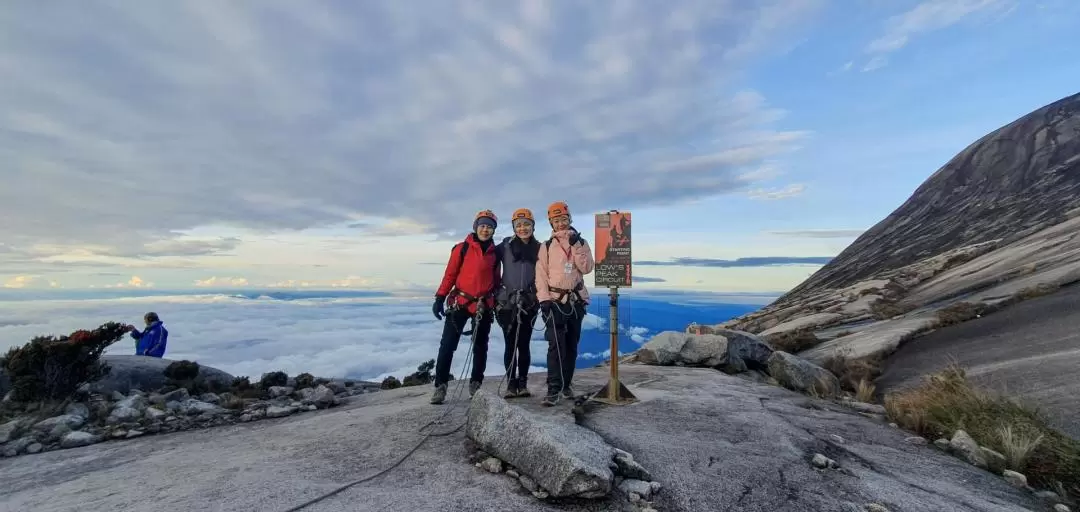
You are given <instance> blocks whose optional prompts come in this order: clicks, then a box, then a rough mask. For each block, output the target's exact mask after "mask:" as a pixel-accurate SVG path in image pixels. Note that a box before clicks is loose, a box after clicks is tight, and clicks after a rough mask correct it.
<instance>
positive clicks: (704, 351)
mask: <svg viewBox="0 0 1080 512" xmlns="http://www.w3.org/2000/svg"><path fill="white" fill-rule="evenodd" d="M727 351H728V345H727V338H725V337H723V336H717V335H713V334H689V333H685V332H678V331H665V332H661V333H659V334H657V335H656V336H653V337H652V338H651V339H649V341H647V342H646V343H645V344H644V345H642V347H641V349H639V350H638V352H637V354H638V361H639V362H641V363H644V364H651V365H657V366H670V365H685V366H709V367H713V366H718V365H720V364H722V363H725V362H726V361H727Z"/></svg>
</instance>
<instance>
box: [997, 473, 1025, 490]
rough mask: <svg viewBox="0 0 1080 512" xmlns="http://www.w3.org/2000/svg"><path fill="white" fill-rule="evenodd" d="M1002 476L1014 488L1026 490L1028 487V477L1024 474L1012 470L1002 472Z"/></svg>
mask: <svg viewBox="0 0 1080 512" xmlns="http://www.w3.org/2000/svg"><path fill="white" fill-rule="evenodd" d="M1001 476H1003V477H1004V478H1005V481H1006V482H1009V485H1011V486H1013V487H1016V488H1019V489H1024V488H1026V487H1027V486H1028V481H1027V476H1025V475H1024V474H1023V473H1017V472H1016V471H1013V470H1011V469H1006V470H1005V471H1003V472H1002V474H1001Z"/></svg>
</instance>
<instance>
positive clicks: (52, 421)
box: [0, 356, 378, 457]
mask: <svg viewBox="0 0 1080 512" xmlns="http://www.w3.org/2000/svg"><path fill="white" fill-rule="evenodd" d="M107 360H108V361H109V364H110V365H111V366H112V370H111V371H110V373H109V375H108V376H107V377H106V378H104V379H102V380H99V381H96V382H93V383H91V384H88V385H84V386H83V388H82V389H81V390H80V391H79V393H77V394H76V396H74V397H72V399H71V400H69V401H67V402H66V403H62V404H49V405H44V404H35V403H31V404H20V405H19V407H20V409H18V410H17V411H15V412H14V413H12V412H10V411H9V414H15V416H14V418H9V419H7V420H5V421H3V422H2V423H0V457H16V456H19V455H34V454H38V453H42V452H50V451H54V450H64V449H70V448H77V447H81V446H87V445H92V444H97V443H102V442H106V441H118V440H127V439H133V438H138V437H142V436H145V435H153V434H166V433H170V432H181V431H187V430H192V429H203V428H211V427H220V426H223V425H229V424H232V423H247V422H251V421H257V420H261V419H266V418H280V417H284V416H289V415H292V414H296V413H300V412H308V411H315V410H318V409H326V408H330V407H335V406H337V405H339V404H341V401H342V399H344V398H346V397H349V396H353V395H357V394H363V393H366V392H371V391H375V390H377V389H378V387H377V385H376V384H374V383H370V382H359V383H357V382H352V381H349V382H346V381H342V380H331V379H322V380H320V382H319V383H317V384H316V383H314V382H312V383H310V384H305V385H304V386H297V384H296V381H295V379H289V380H288V381H286V382H285V383H286V384H291V385H286V386H271V387H269V388H268V389H267V390H266V392H265V393H260V394H264V395H265V398H263V399H260V398H246V397H242V396H238V395H237V394H236V393H233V392H224V393H220V394H219V393H209V392H207V393H201V394H198V395H197V396H192V395H191V394H190V393H189V392H188V390H187V389H186V388H179V389H174V390H171V391H168V392H144V391H142V390H141V389H159V386H160V385H162V384H164V377H163V376H162V375H161V370H163V369H164V368H165V367H166V366H168V364H169V363H170V361H168V360H161V359H156V358H148V357H138V356H110V357H109V358H108V359H107ZM200 374H201V377H200V379H198V382H200V383H206V382H208V381H209V380H215V379H216V380H219V381H221V382H229V383H231V382H232V376H231V375H228V374H226V373H224V372H221V371H220V370H216V369H214V368H209V367H201V368H200ZM133 386H134V387H133ZM298 388H299V389H298ZM120 389H123V390H125V391H126V393H127V394H125V392H122V391H120ZM0 405H3V406H5V407H10V406H11V405H12V404H11V403H10V396H7V397H5V398H4V402H3V403H2V404H0Z"/></svg>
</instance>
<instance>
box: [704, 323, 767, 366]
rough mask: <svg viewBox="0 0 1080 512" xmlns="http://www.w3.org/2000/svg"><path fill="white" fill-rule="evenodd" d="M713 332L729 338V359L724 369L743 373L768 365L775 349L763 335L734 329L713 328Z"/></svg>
mask: <svg viewBox="0 0 1080 512" xmlns="http://www.w3.org/2000/svg"><path fill="white" fill-rule="evenodd" d="M712 333H713V334H716V335H719V336H723V337H724V338H726V339H727V348H728V350H727V360H726V361H725V362H724V364H723V365H722V369H723V370H724V371H726V372H729V373H741V372H745V371H747V370H749V369H758V370H763V369H765V368H766V367H768V364H769V356H771V355H772V353H773V352H774V350H773V348H772V347H771V346H770V345H769V344H768V343H766V342H765V341H764V340H763V339H761V337H759V336H757V335H755V334H751V333H748V332H745V331H737V330H734V329H713V330H712Z"/></svg>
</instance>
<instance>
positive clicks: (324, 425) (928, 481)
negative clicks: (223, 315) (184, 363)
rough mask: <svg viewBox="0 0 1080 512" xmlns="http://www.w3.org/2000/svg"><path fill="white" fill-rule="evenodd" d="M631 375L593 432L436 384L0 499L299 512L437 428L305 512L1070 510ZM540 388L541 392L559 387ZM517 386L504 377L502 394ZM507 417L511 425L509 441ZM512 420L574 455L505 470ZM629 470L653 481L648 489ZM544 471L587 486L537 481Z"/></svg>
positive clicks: (810, 421)
mask: <svg viewBox="0 0 1080 512" xmlns="http://www.w3.org/2000/svg"><path fill="white" fill-rule="evenodd" d="M673 334H678V333H673ZM712 348H713V349H716V348H718V346H717V345H713V346H712ZM723 348H724V349H725V350H727V349H728V346H725V347H723ZM735 348H738V347H735ZM682 352H683V351H682V350H680V353H682ZM688 353H689V352H688ZM711 357H721V356H720V355H719V354H716V353H714V354H713V356H711ZM776 364H780V363H776ZM752 374H754V372H753V371H751V372H749V373H744V374H743V375H744V376H747V375H752ZM578 375H579V377H578V378H577V386H578V389H580V390H593V389H597V388H599V386H600V385H601V384H602V383H603V382H604V381H605V380H606V378H607V370H606V369H605V368H593V369H583V370H580V372H579V373H578ZM622 376H623V381H624V382H625V383H626V384H627V385H628V387H629V388H630V389H631V390H632V391H633V392H634V394H635V395H637V396H638V398H639V399H640V402H638V403H635V404H632V405H626V406H605V405H599V404H595V403H590V405H589V406H588V407H585V409H586V411H587V412H585V413H584V415H583V416H579V421H580V423H581V425H580V426H579V425H576V424H575V418H574V415H572V414H571V410H570V408H571V404H569V403H565V402H564V403H562V404H560V405H559V406H557V407H553V408H543V407H541V406H540V405H539V403H538V399H535V398H533V399H514V400H510V401H508V402H506V401H503V400H502V399H499V398H495V397H493V396H491V395H487V397H486V398H484V397H483V394H482V395H478V397H477V401H476V402H475V403H474V404H473V409H472V410H470V409H469V406H468V403H469V402H467V401H466V400H464V399H466V398H467V395H464V394H463V395H462V397H461V398H462V399H463V400H461V401H459V402H451V404H455V403H456V404H457V405H456V406H455V405H447V406H432V405H430V404H428V403H427V400H428V398H429V394H430V391H431V389H430V388H429V387H427V386H425V387H422V388H420V387H411V388H401V389H395V390H388V391H381V392H378V393H370V394H360V395H356V396H352V397H348V398H346V399H345V400H343V403H342V404H341V405H340V406H338V407H334V408H330V409H325V410H317V411H314V412H312V413H309V414H304V415H297V416H293V417H287V418H276V419H266V420H263V421H259V422H254V423H248V424H232V425H226V426H222V427H219V428H214V429H200V430H189V431H183V432H175V433H172V434H169V435H160V436H152V437H150V436H148V437H139V438H135V439H131V440H128V441H125V442H115V443H101V444H95V445H92V446H83V447H78V448H73V449H70V450H61V451H53V452H48V453H41V454H38V455H35V456H32V457H17V458H8V459H3V460H0V481H3V482H4V484H5V485H4V486H3V487H2V488H0V502H2V503H3V504H4V506H5V507H7V508H8V509H10V510H35V511H38V510H40V511H68V510H70V511H75V510H80V511H81V510H115V511H134V510H145V509H147V508H148V507H149V504H151V503H152V504H153V508H154V509H160V508H167V509H168V510H173V511H185V510H206V509H212V510H266V511H286V510H289V509H290V508H291V507H293V506H295V505H299V504H301V503H304V502H306V501H308V500H310V499H311V498H313V497H315V496H317V495H320V494H322V493H327V492H330V491H333V490H335V489H337V488H338V487H339V486H341V485H342V484H345V483H348V482H350V481H353V480H355V479H358V478H362V477H366V476H372V475H376V474H377V473H379V472H380V471H381V470H383V469H385V468H388V467H390V466H392V465H393V464H394V463H395V462H397V461H398V460H399V459H400V458H401V457H403V456H405V454H407V453H408V452H409V451H410V450H411V449H412V448H414V447H415V446H416V445H417V443H418V442H420V441H421V440H422V439H423V437H424V434H425V433H429V432H430V433H436V434H439V435H437V436H432V437H430V438H428V439H427V440H426V442H424V443H423V444H422V445H421V446H420V447H419V449H417V450H416V451H415V453H413V454H412V455H411V456H410V457H408V458H407V459H405V460H404V461H403V462H401V464H400V465H398V466H397V467H395V468H394V469H393V470H392V471H391V472H389V473H386V474H383V475H381V476H378V477H377V478H374V479H372V480H370V481H368V482H365V483H362V484H359V485H357V486H355V487H353V488H350V489H347V490H345V491H343V492H341V493H340V494H337V495H335V496H332V497H330V498H327V499H326V500H324V501H321V502H318V503H316V504H313V505H311V506H310V507H308V508H306V509H305V510H310V511H319V510H323V511H337V510H389V511H395V510H402V511H418V510H433V511H434V510H440V511H443V510H449V511H457V510H460V511H465V510H468V511H497V510H498V511H501V510H521V511H529V510H569V511H585V510H590V511H591V510H595V511H600V510H605V511H606V510H625V511H647V510H658V511H698V510H747V511H754V510H762V511H765V510H768V511H778V510H781V511H782V510H789V511H793V512H794V511H800V512H801V511H805V510H838V511H843V510H850V511H858V510H878V511H881V510H889V511H931V510H933V511H939V510H979V511H982V510H985V511H1010V510H1015V511H1023V510H1052V508H1050V507H1052V505H1053V503H1052V502H1049V501H1042V500H1040V499H1039V498H1037V497H1036V496H1035V495H1034V494H1032V493H1031V492H1029V491H1026V490H1021V489H1017V488H1016V487H1014V486H1013V485H1012V484H1010V483H1009V482H1008V481H1007V480H1006V479H1005V478H1003V477H1002V476H998V475H994V474H992V473H990V472H988V471H984V470H982V469H979V468H977V467H976V466H974V465H972V464H970V463H968V462H966V461H963V460H961V459H959V458H957V457H954V456H952V455H949V454H948V453H947V452H946V451H944V450H942V449H940V448H937V447H935V446H933V444H925V443H918V442H914V440H912V439H909V438H910V437H911V436H910V435H908V434H906V433H904V432H902V431H900V430H899V429H896V428H893V427H890V426H889V425H888V424H887V423H885V422H884V421H883V420H881V419H880V418H879V417H867V413H866V412H860V410H859V409H857V408H855V407H852V406H849V405H842V404H841V403H839V402H832V401H827V400H819V399H815V398H810V397H807V396H805V395H802V394H799V393H796V392H793V391H790V390H787V389H784V388H782V387H777V386H770V385H767V384H762V383H759V382H754V381H752V380H751V379H749V378H742V377H739V376H731V375H726V374H724V373H722V372H719V371H716V370H712V369H699V368H687V367H677V366H669V367H659V366H652V365H643V364H632V365H626V366H624V367H623V371H622ZM532 377H533V378H532V379H531V381H532V382H533V383H534V387H536V388H537V389H534V390H533V391H534V394H538V393H539V391H540V390H539V386H537V384H536V383H542V382H543V376H542V375H534V376H532ZM499 384H500V383H499V382H497V381H489V382H488V383H487V384H486V385H485V392H492V393H495V392H497V391H498V390H497V389H496V388H497V387H498V385H499ZM452 389H453V388H452ZM484 394H486V393H484ZM508 403H509V404H512V405H507V404H508ZM454 407H456V408H454ZM448 408H449V413H448V412H447V411H448ZM507 408H509V409H512V410H507ZM470 412H471V414H468V413H470ZM870 416H874V415H873V413H870ZM440 419H441V420H442V421H441V423H437V424H434V425H431V423H432V421H436V420H440ZM492 421H497V422H499V424H500V425H503V426H504V427H506V428H492V424H491V422H492ZM469 422H471V423H472V424H471V425H468V424H467V423H469ZM510 425H520V426H521V428H536V426H537V425H541V426H542V425H548V427H547V428H541V429H539V430H538V432H547V434H542V435H538V436H524V437H525V438H527V439H537V438H543V437H545V436H547V438H548V439H549V440H550V439H560V438H561V439H569V440H571V442H569V443H568V446H570V448H568V449H566V450H563V451H560V452H559V453H553V454H549V455H545V456H542V457H520V456H518V459H517V460H516V461H515V462H513V463H510V464H507V463H506V462H505V461H503V460H501V459H498V458H495V459H494V460H492V456H493V455H496V453H498V452H500V451H504V450H505V448H506V447H508V446H510V447H513V446H515V445H514V444H513V443H514V442H516V441H513V440H512V439H510V440H508V439H506V438H505V437H504V438H492V437H491V433H493V432H504V435H508V436H511V438H512V437H513V433H514V432H516V430H515V429H514V428H509V426H510ZM425 427H426V429H425ZM575 429H576V430H575ZM485 431H486V432H488V433H489V434H488V436H487V437H485V435H484V434H483V433H482V432H485ZM467 436H471V437H472V438H474V440H476V441H481V442H480V443H479V444H478V443H477V442H473V441H469V442H467ZM521 437H523V436H518V438H519V439H520V438H521ZM536 442H537V443H540V444H533V445H531V446H529V447H521V446H519V447H518V449H521V450H525V453H529V452H528V450H534V451H535V450H537V449H539V448H541V447H542V446H543V444H542V443H543V442H547V441H543V440H541V441H536ZM507 443H510V444H507ZM575 447H577V448H575ZM478 448H480V449H486V450H491V452H496V453H491V452H488V453H479V454H478V453H477V449H478ZM578 448H580V449H578ZM516 450H517V449H515V451H516ZM534 453H536V452H534ZM502 456H503V457H506V458H514V455H513V453H502ZM607 457H611V460H610V461H609V468H608V469H609V471H610V473H608V474H610V478H611V480H605V481H608V482H610V483H609V484H608V485H609V487H610V488H609V489H608V494H607V495H606V496H605V497H603V498H583V497H581V493H582V492H584V493H586V494H587V493H588V489H589V488H588V487H587V486H588V485H601V486H603V484H602V483H597V482H600V480H597V479H596V478H580V477H573V475H580V474H595V473H601V474H603V473H604V469H603V468H602V467H601V466H602V462H603V461H605V460H607ZM617 458H622V459H623V461H624V462H625V460H626V459H627V458H628V459H629V460H632V461H634V462H636V463H637V465H638V466H639V467H640V468H642V469H644V470H645V474H638V475H632V476H637V477H638V478H632V477H631V475H629V474H628V472H627V470H626V466H625V464H624V465H620V464H619V463H617V462H616V459H617ZM560 461H561V462H560ZM566 461H571V462H566ZM574 461H577V462H574ZM581 461H584V462H581ZM544 464H548V465H547V466H545V465H544ZM478 466H479V467H478ZM543 467H547V468H549V469H551V468H555V469H552V470H551V471H550V472H552V473H557V474H563V475H568V476H567V478H566V479H565V480H563V481H565V482H571V483H567V484H559V483H557V482H556V483H552V482H554V481H553V480H552V479H551V478H548V479H547V480H545V479H544V476H542V475H539V474H532V475H529V474H528V473H527V471H534V472H539V469H537V468H543ZM568 468H569V469H568ZM589 468H593V469H589ZM163 475H168V476H167V477H165V480H164V481H163ZM522 475H526V476H528V477H529V478H527V479H522V478H521V477H522ZM603 478H608V476H607V474H604V477H603ZM530 479H531V480H532V481H531V483H530V482H529V480H530ZM601 480H602V479H601ZM649 480H652V481H653V482H656V483H655V484H654V483H651V482H649ZM575 481H576V482H585V484H580V485H585V486H586V487H581V486H580V485H579V484H572V482H575ZM616 481H617V482H618V483H616ZM539 482H546V484H547V485H549V486H551V487H552V488H551V489H543V488H540V487H538V483H539ZM590 482H591V483H590ZM575 485H579V486H578V487H575ZM530 487H536V489H535V490H533V489H530ZM567 489H578V491H567ZM582 489H584V491H582ZM537 491H541V492H537ZM574 492H577V493H578V496H577V497H573V496H570V495H572V494H573V493H574ZM559 493H561V494H564V495H567V496H568V497H559V496H558V494H559ZM538 495H539V496H540V497H538ZM553 495H554V496H553Z"/></svg>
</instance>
